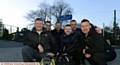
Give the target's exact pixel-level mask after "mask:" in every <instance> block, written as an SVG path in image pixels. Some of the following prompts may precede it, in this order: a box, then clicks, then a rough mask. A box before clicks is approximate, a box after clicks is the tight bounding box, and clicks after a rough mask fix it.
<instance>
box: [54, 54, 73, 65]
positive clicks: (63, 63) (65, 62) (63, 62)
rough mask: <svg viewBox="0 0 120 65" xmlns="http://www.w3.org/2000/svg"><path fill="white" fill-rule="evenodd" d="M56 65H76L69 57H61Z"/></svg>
mask: <svg viewBox="0 0 120 65" xmlns="http://www.w3.org/2000/svg"><path fill="white" fill-rule="evenodd" d="M56 65H74V62H73V60H72V57H71V56H69V55H59V56H57V57H56Z"/></svg>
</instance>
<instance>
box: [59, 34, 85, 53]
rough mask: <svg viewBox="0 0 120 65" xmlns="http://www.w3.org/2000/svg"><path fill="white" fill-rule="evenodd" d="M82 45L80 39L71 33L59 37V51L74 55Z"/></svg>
mask: <svg viewBox="0 0 120 65" xmlns="http://www.w3.org/2000/svg"><path fill="white" fill-rule="evenodd" d="M82 48H84V45H83V44H82V39H81V38H80V37H79V35H78V34H76V33H72V34H70V35H65V34H63V35H62V36H61V51H63V52H65V53H68V54H72V55H75V54H76V53H77V52H79V51H80V50H81V49H82Z"/></svg>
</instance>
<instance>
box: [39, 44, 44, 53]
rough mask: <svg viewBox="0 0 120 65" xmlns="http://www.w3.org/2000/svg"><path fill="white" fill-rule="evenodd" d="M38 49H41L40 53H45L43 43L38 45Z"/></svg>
mask: <svg viewBox="0 0 120 65" xmlns="http://www.w3.org/2000/svg"><path fill="white" fill-rule="evenodd" d="M38 49H39V52H40V53H43V52H44V49H43V47H42V45H40V44H39V45H38Z"/></svg>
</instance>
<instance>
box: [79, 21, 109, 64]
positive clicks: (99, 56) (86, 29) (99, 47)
mask: <svg viewBox="0 0 120 65" xmlns="http://www.w3.org/2000/svg"><path fill="white" fill-rule="evenodd" d="M92 27H93V26H91V23H90V22H89V20H87V19H83V20H82V21H81V24H80V28H81V31H82V35H83V39H84V41H85V43H84V44H85V49H84V50H83V54H84V55H85V58H86V59H87V60H88V61H89V62H90V64H91V65H107V63H106V60H105V55H104V52H105V49H104V48H105V47H104V44H105V41H104V39H103V37H102V35H101V34H98V33H97V32H96V30H95V28H92Z"/></svg>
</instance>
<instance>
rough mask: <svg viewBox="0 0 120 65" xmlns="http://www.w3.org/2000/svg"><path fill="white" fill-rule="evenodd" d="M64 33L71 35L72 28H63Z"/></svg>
mask: <svg viewBox="0 0 120 65" xmlns="http://www.w3.org/2000/svg"><path fill="white" fill-rule="evenodd" d="M64 32H65V34H66V35H70V34H71V33H72V28H71V27H70V26H65V27H64Z"/></svg>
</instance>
